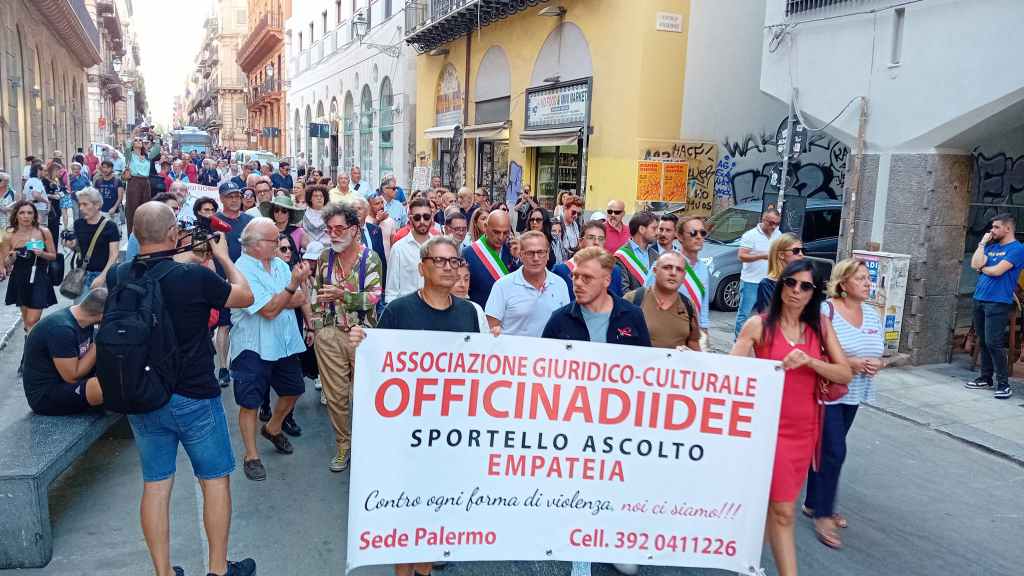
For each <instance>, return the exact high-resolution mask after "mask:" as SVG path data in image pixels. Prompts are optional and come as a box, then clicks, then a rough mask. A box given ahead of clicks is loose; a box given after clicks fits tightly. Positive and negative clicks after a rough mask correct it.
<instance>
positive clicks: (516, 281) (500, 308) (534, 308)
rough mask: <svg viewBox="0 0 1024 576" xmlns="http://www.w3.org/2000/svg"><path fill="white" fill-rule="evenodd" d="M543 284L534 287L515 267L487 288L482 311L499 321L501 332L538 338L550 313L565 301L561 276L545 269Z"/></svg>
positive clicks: (566, 297) (520, 270) (565, 292)
mask: <svg viewBox="0 0 1024 576" xmlns="http://www.w3.org/2000/svg"><path fill="white" fill-rule="evenodd" d="M545 273H546V274H547V276H546V277H545V279H544V286H543V287H542V288H541V289H540V290H537V289H536V288H534V287H533V285H532V284H530V283H529V282H527V281H526V278H524V277H523V269H522V268H519V269H518V270H516V271H515V272H512V273H511V274H506V275H505V276H502V277H501V278H499V279H498V280H497V281H496V282H495V283H494V286H493V287H492V288H491V295H490V296H488V298H487V306H485V307H484V311H485V312H487V315H488V316H490V317H491V318H494V319H495V320H498V321H499V322H501V333H502V334H511V335H513V336H534V337H537V338H539V337H540V335H541V334H542V333H543V332H544V326H545V325H546V324H547V323H548V319H549V318H551V313H552V312H554V311H555V310H558V309H559V308H561V307H563V306H565V305H566V304H568V303H569V287H568V286H566V285H565V280H562V278H561V277H559V276H558V275H556V274H554V273H552V272H551V271H550V270H545Z"/></svg>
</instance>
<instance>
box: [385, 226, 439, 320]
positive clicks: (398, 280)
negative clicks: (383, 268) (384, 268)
mask: <svg viewBox="0 0 1024 576" xmlns="http://www.w3.org/2000/svg"><path fill="white" fill-rule="evenodd" d="M428 237H429V236H428ZM419 266H420V243H419V242H417V241H416V238H415V237H414V236H413V235H412V233H411V232H410V233H409V234H406V235H405V236H403V237H402V239H401V240H399V241H398V242H395V243H394V244H393V245H392V246H391V252H390V253H389V254H388V281H387V284H386V285H385V287H384V302H387V303H390V302H394V301H395V300H396V299H398V298H401V297H402V296H405V295H406V294H412V293H413V292H415V291H417V290H419V289H420V288H423V276H421V275H420V267H419Z"/></svg>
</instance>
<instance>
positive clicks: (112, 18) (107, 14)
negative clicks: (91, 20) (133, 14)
mask: <svg viewBox="0 0 1024 576" xmlns="http://www.w3.org/2000/svg"><path fill="white" fill-rule="evenodd" d="M96 18H97V19H98V20H99V25H100V27H101V28H103V30H105V31H106V33H107V39H108V41H109V42H110V45H111V51H112V52H113V53H114V54H116V55H118V56H124V54H125V49H124V33H123V32H122V30H121V17H120V15H119V14H118V13H117V6H116V5H115V4H114V1H113V0H96Z"/></svg>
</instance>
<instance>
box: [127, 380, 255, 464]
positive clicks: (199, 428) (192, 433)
mask: <svg viewBox="0 0 1024 576" xmlns="http://www.w3.org/2000/svg"><path fill="white" fill-rule="evenodd" d="M128 422H129V423H131V425H132V432H134V433H135V445H136V446H137V447H138V449H139V457H140V458H141V460H142V479H143V481H145V482H159V481H160V480H166V479H167V478H170V477H172V476H174V471H175V462H176V461H177V459H178V443H179V442H180V443H181V444H182V445H184V446H185V452H187V453H188V459H189V461H191V462H192V472H193V473H194V474H195V475H196V478H199V479H200V480H212V479H214V478H221V477H224V476H227V475H229V474H231V472H232V471H234V469H235V454H234V451H233V450H232V449H231V437H230V436H229V435H228V420H227V418H226V417H225V416H224V406H223V404H221V399H220V397H219V396H218V397H216V398H203V399H197V398H188V397H186V396H179V395H177V394H173V395H171V400H170V401H169V402H168V403H167V404H165V405H164V406H163V407H162V408H159V409H157V410H154V411H152V412H149V413H146V414H129V415H128Z"/></svg>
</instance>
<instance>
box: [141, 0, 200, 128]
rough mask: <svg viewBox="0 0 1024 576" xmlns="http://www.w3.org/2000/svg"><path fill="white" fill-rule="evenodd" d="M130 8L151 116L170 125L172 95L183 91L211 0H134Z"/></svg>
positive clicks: (168, 126)
mask: <svg viewBox="0 0 1024 576" xmlns="http://www.w3.org/2000/svg"><path fill="white" fill-rule="evenodd" d="M132 7H133V8H134V10H135V15H134V18H133V23H134V25H135V33H136V38H137V39H138V42H139V49H140V51H141V58H142V66H141V68H142V75H143V77H144V78H145V79H146V99H147V100H148V102H149V110H150V116H151V117H152V120H153V122H155V123H157V124H162V125H163V126H164V127H165V128H170V126H171V116H172V114H173V112H174V97H175V96H176V95H179V94H183V93H184V92H185V80H186V79H187V78H188V75H189V74H190V73H191V72H192V69H193V66H194V64H195V57H196V53H197V52H198V51H199V46H200V45H201V44H202V41H203V32H204V30H203V21H204V20H205V19H206V16H207V15H208V14H210V13H211V11H212V7H213V2H212V0H187V1H184V2H173V1H168V0H135V1H134V2H133V3H132Z"/></svg>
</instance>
